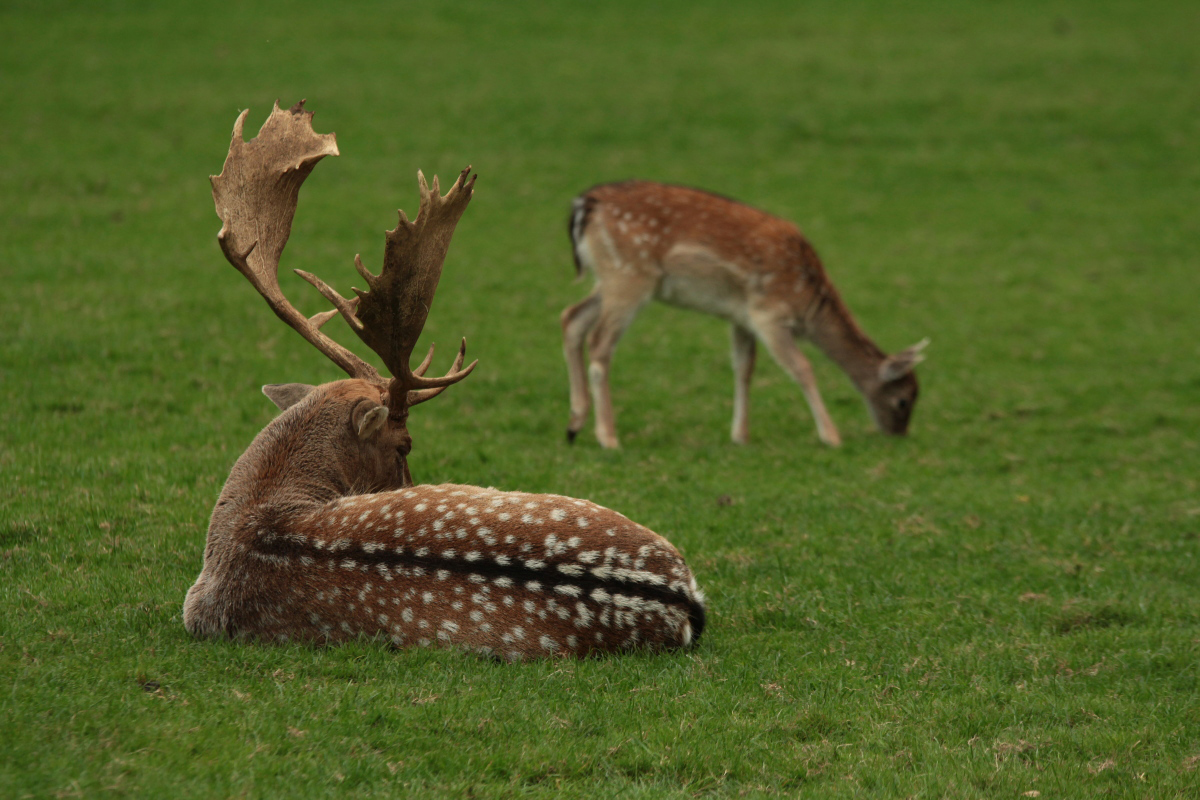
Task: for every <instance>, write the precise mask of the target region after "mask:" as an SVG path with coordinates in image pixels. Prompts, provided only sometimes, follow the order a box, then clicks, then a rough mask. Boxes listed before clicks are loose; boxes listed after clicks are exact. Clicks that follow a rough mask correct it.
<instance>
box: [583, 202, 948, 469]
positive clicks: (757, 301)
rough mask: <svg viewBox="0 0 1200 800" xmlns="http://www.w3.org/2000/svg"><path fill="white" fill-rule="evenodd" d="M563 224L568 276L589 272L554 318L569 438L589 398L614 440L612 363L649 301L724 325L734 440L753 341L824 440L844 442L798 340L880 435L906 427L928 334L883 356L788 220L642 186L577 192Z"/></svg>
mask: <svg viewBox="0 0 1200 800" xmlns="http://www.w3.org/2000/svg"><path fill="white" fill-rule="evenodd" d="M568 222H569V224H568V231H569V233H570V236H571V244H572V247H573V249H574V254H575V268H576V274H577V275H580V276H581V275H582V274H583V272H584V271H585V270H587V271H590V272H591V273H592V274H593V276H594V277H595V279H596V286H595V288H594V289H593V290H592V293H591V294H589V295H588V296H587V297H586V298H584V299H583V300H582V301H581V302H579V303H576V304H575V305H573V306H569V307H568V308H566V309H565V310H564V311H563V313H562V329H563V352H564V354H565V355H566V359H567V371H568V375H569V378H570V384H571V419H570V423H569V424H568V426H567V439H568V441H572V442H573V441H574V440H575V436H576V434H578V433H579V431H580V430H581V429H582V428H583V426H584V423H585V422H586V420H587V415H588V411H589V409H590V407H591V405H592V403H593V402H594V403H595V406H596V438H597V439H599V440H600V444H601V445H602V446H603V447H617V446H618V442H617V431H616V425H615V423H614V420H613V408H612V400H611V398H610V395H609V386H608V373H609V365H610V364H611V362H612V356H613V350H614V349H615V348H616V346H617V342H618V340H619V339H620V338H621V335H622V334H623V333H624V332H625V330H626V329H627V328H628V327H629V325H630V323H632V322H633V319H634V317H635V316H636V315H637V312H638V310H639V309H640V308H641V307H642V306H643V305H645V303H646V302H647V301H649V300H650V299H651V298H653V299H656V300H661V301H663V302H664V303H668V304H670V305H675V306H680V307H682V308H690V309H694V310H696V311H702V312H704V313H707V314H713V315H716V316H718V317H721V318H723V319H726V320H729V322H730V323H731V324H732V329H733V372H734V395H733V430H732V435H733V441H734V442H737V443H739V444H744V443H745V442H746V439H747V437H748V435H749V393H750V376H751V374H752V373H753V372H754V359H755V348H756V342H758V341H761V342H762V343H763V344H764V345H765V346H766V348H767V351H768V352H769V353H770V354H771V355H772V356H773V357H774V358H775V360H776V361H778V362H779V364H780V365H781V366H782V367H783V368H784V369H785V370H786V371H787V373H788V374H789V375H791V376H792V378H794V379H795V380H796V382H797V383H799V384H800V388H801V390H802V391H803V393H804V398H805V400H807V401H808V405H809V407H810V408H811V409H812V413H813V416H814V417H815V418H816V422H817V435H818V436H819V437H820V439H821V441H822V442H824V443H826V444H828V445H832V446H835V447H836V446H837V445H839V444H841V437H840V436H839V434H838V431H837V428H836V427H835V426H834V424H833V420H832V419H830V417H829V413H828V412H827V411H826V410H825V404H824V403H822V402H821V395H820V392H818V390H817V383H816V380H815V378H814V377H813V371H812V367H811V365H810V364H809V363H808V360H807V359H806V358H805V357H804V354H803V353H802V352H801V351H800V348H799V347H797V346H796V341H795V340H796V338H797V337H804V338H807V339H809V340H810V341H812V342H813V344H815V345H816V346H817V347H818V348H820V349H821V350H822V351H823V352H824V353H825V354H826V355H827V356H829V358H831V359H832V360H833V361H834V362H835V363H836V364H837V365H838V366H839V367H841V368H842V369H843V370H844V371H845V372H846V374H847V375H849V376H850V380H851V381H853V383H854V385H855V386H856V387H857V388H858V391H859V392H861V393H862V395H863V397H864V399H865V400H866V401H867V408H868V409H870V411H871V416H872V417H874V419H875V424H876V425H877V426H878V427H879V429H880V430H882V431H883V432H885V433H890V434H895V435H903V434H904V433H906V432H907V430H908V420H909V417H910V416H911V415H912V411H913V406H914V405H915V404H916V401H917V378H916V375H915V374H914V373H913V367H915V366H916V365H917V364H918V363H919V362H920V361H921V360H922V359H923V358H924V356H923V355H922V354H921V350H922V349H923V348H924V347H925V345H926V344H927V343H928V340H925V341H922V342H920V343H918V344H916V345H913V346H912V347H909V348H908V349H906V350H902V351H901V352H899V353H896V354H895V355H891V356H889V355H886V354H884V353H883V351H882V350H880V349H879V348H878V347H876V346H875V343H874V342H872V341H871V339H870V338H869V337H868V336H867V335H866V334H865V333H863V331H862V329H861V328H859V327H858V325H857V324H856V323H855V321H854V317H853V316H851V314H850V310H849V309H848V308H846V305H845V303H843V302H842V299H841V297H840V296H839V295H838V292H837V290H836V289H835V288H834V286H833V283H831V282H830V280H829V277H828V276H827V275H826V274H825V269H824V268H823V267H822V266H821V261H820V259H818V258H817V253H816V251H815V250H813V248H812V245H810V244H809V243H808V240H807V239H805V238H804V236H803V235H802V234H801V233H800V231H799V229H797V228H796V226H795V225H793V224H792V223H790V222H787V221H785V220H782V219H779V218H778V217H774V216H772V215H770V214H767V213H765V212H763V211H759V210H758V209H756V208H751V207H750V206H747V205H743V204H741V203H738V202H736V201H734V200H730V199H728V198H725V197H721V196H719V195H715V194H710V193H709V192H703V191H700V190H698V189H689V188H685V187H682V186H669V185H665V184H661V183H652V182H649V181H627V182H624V183H610V184H604V185H601V186H596V187H594V188H592V189H589V190H587V191H586V192H584V193H583V194H582V195H580V196H579V197H577V198H575V201H574V204H573V209H572V213H571V217H570V219H569V221H568ZM585 340H586V343H587V347H588V351H589V357H590V364H587V365H586V366H585V361H584V343H585ZM589 383H590V388H591V394H590V396H589V393H588V384H589Z"/></svg>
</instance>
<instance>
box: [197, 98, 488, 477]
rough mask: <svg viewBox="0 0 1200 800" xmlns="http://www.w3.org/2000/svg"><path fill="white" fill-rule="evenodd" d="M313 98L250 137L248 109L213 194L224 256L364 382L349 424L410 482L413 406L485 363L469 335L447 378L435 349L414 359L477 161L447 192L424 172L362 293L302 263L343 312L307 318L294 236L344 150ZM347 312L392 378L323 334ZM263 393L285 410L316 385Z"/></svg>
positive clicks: (275, 115) (274, 115)
mask: <svg viewBox="0 0 1200 800" xmlns="http://www.w3.org/2000/svg"><path fill="white" fill-rule="evenodd" d="M303 107H304V101H303V100H301V101H300V102H299V103H297V104H296V105H294V106H292V107H291V108H290V109H288V110H287V111H283V110H281V109H280V108H279V105H278V103H277V104H276V105H275V108H274V110H273V111H272V112H271V116H270V117H268V118H267V121H266V122H265V123H264V124H263V126H262V129H261V130H260V131H259V132H258V136H256V137H255V138H254V139H252V140H250V141H249V142H247V141H244V140H243V135H242V129H243V125H244V124H245V121H246V114H247V113H249V112H248V111H243V112H242V113H241V115H240V116H238V119H237V122H236V123H234V127H233V140H232V142H231V143H230V145H229V155H228V156H227V157H226V159H225V166H224V168H223V169H222V170H221V174H220V175H215V176H213V177H212V187H213V200H214V202H215V203H216V207H217V214H218V215H219V216H220V217H221V221H222V223H223V224H222V226H221V231H220V233H218V234H217V239H218V241H219V242H220V245H221V250H222V252H224V253H225V257H226V258H227V259H229V262H230V263H231V264H233V266H234V267H236V268H237V270H238V271H239V272H241V273H242V275H244V276H245V277H246V278H247V279H248V280H249V281H250V283H251V284H252V285H253V286H254V288H255V289H256V290H257V291H258V293H259V294H261V295H262V296H263V298H264V299H265V300H266V301H267V303H268V305H270V307H271V310H273V311H274V312H275V314H276V315H277V316H278V317H279V318H280V319H282V320H283V321H284V322H286V323H287V324H288V325H290V326H291V327H292V328H293V329H295V330H296V332H297V333H299V334H300V335H301V336H303V337H304V338H305V339H306V340H307V341H308V342H309V343H310V344H312V345H313V346H314V347H316V348H317V349H318V350H320V351H321V352H322V353H324V354H325V355H326V356H327V357H328V358H329V359H330V360H331V361H333V362H334V363H335V364H337V365H338V366H339V367H341V368H342V369H343V370H344V371H345V372H346V373H347V374H348V375H349V376H350V377H351V378H353V379H355V382H356V383H357V384H358V386H357V390H358V392H359V394H361V398H359V399H358V400H357V401H356V402H355V403H353V404H350V402H349V400H348V399H347V398H340V399H339V402H343V403H347V404H348V407H347V415H346V421H347V425H348V426H352V427H353V428H354V431H355V433H356V435H357V436H358V443H359V445H361V446H363V447H364V448H365V449H364V452H366V450H371V451H375V450H378V451H379V453H380V454H382V453H384V452H385V451H387V452H388V458H390V460H389V461H388V463H389V464H391V465H394V466H395V468H396V469H398V471H399V474H400V481H401V483H400V484H399V485H400V486H411V485H412V476H411V475H410V473H409V471H408V463H407V456H408V451H409V449H410V448H411V446H412V440H411V438H410V437H409V435H408V429H407V422H408V410H409V408H411V407H412V406H414V405H417V404H418V403H423V402H425V401H426V400H429V399H432V398H434V397H436V396H437V395H438V394H440V393H441V392H442V391H444V390H445V388H446V387H447V386H450V385H451V384H453V383H457V382H459V381H460V380H462V379H463V378H465V377H466V376H467V375H469V374H470V373H471V370H473V369H474V368H475V364H476V363H478V362H472V363H471V364H470V365H469V366H467V367H466V368H465V369H464V368H463V366H462V364H463V359H464V358H465V356H466V346H467V344H466V340H465V339H464V340H463V342H462V344H461V346H460V347H459V351H458V355H457V357H456V358H455V360H454V364H453V366H452V367H451V368H450V370H449V371H448V372H447V373H446V374H445V375H443V376H442V377H439V378H426V377H425V371H426V370H427V369H428V368H429V365H430V363H431V361H432V359H433V347H430V348H429V353H428V354H427V355H426V356H425V359H424V360H423V361H422V362H421V363H420V365H418V366H417V367H416V368H415V369H413V368H412V367H411V364H410V359H411V357H412V352H413V349H414V348H415V347H416V343H417V339H418V338H419V337H420V335H421V330H422V329H423V328H424V326H425V320H426V318H427V317H428V316H429V309H430V306H431V305H432V303H433V296H434V293H435V292H436V291H437V285H438V280H439V279H440V278H441V274H442V263H443V261H444V260H445V258H446V252H447V250H448V249H449V247H450V239H451V237H452V236H453V235H454V227H455V225H456V224H457V223H458V220H459V218H460V217H461V216H462V213H463V211H465V210H466V207H467V204H468V203H469V202H470V201H471V195H472V192H473V190H474V186H475V178H474V176H471V177H468V176H469V174H470V171H471V168H470V167H467V168H466V169H465V170H463V171H462V174H460V175H459V176H458V180H456V181H455V182H454V185H453V186H451V187H450V191H449V192H447V193H446V194H445V196H443V195H442V194H441V193H440V191H439V187H438V179H437V178H436V177H435V178H434V179H433V186H432V188H430V187H429V186H428V185H427V184H426V183H425V176H424V175H422V174H421V173H417V178H418V183H419V185H420V189H421V206H420V211H419V212H418V214H417V218H416V220H415V221H413V222H410V221H409V220H408V218H407V217H406V216H405V215H404V212H403V211H401V212H400V220H399V223H398V224H397V225H396V228H395V230H392V231H388V232H387V239H386V245H385V249H384V261H383V269H382V271H381V272H380V274H378V275H374V274H372V273H371V272H370V271H369V270H367V268H366V267H364V266H363V263H362V260H361V259H360V258H359V257H358V256H355V257H354V264H355V267H356V268H357V270H358V273H359V275H360V276H362V278H363V280H364V281H366V283H367V289H366V290H365V291H362V290H358V289H355V290H354V292H355V295H356V296H355V297H354V298H353V299H351V300H347V299H346V298H344V297H342V296H341V295H340V294H338V293H337V292H335V291H334V290H333V289H331V288H330V287H329V286H328V285H327V284H326V283H325V282H324V281H322V280H321V279H320V278H317V277H316V276H314V275H311V274H310V273H307V272H304V271H302V270H296V272H297V274H299V275H300V276H301V277H302V278H304V279H305V280H306V281H308V282H309V283H311V284H312V285H313V286H315V287H316V288H317V289H318V290H319V291H320V292H321V294H322V295H324V296H325V298H326V299H327V300H329V301H330V302H331V303H333V305H334V309H333V310H330V311H325V312H322V313H319V314H316V315H314V316H312V317H305V316H304V315H303V314H301V313H300V312H299V311H297V310H296V309H295V307H293V306H292V304H291V303H290V302H288V300H287V298H285V297H284V296H283V292H282V291H281V290H280V288H279V275H278V273H279V258H280V255H281V254H282V253H283V248H284V245H286V244H287V239H288V236H289V234H290V233H291V228H292V219H293V217H294V216H295V213H296V202H297V199H298V196H299V193H300V186H301V185H302V184H303V183H304V179H305V178H307V177H308V175H309V173H311V172H312V170H313V168H314V167H315V166H316V164H317V162H318V161H320V160H321V159H322V158H324V157H325V156H327V155H338V149H337V143H336V142H335V139H334V135H333V134H318V133H316V132H315V131H313V128H312V112H311V111H305V110H304V108H303ZM338 314H340V315H341V316H342V318H343V319H345V320H346V322H347V323H348V324H349V325H350V328H351V329H352V330H353V331H354V332H355V333H356V334H358V336H359V338H360V339H362V340H363V342H364V343H366V345H367V346H368V347H370V348H371V349H372V350H373V351H374V352H375V353H376V354H377V355H378V356H379V357H380V359H381V360H382V361H383V363H384V366H385V367H386V368H387V369H388V371H389V372H390V373H391V375H392V377H391V378H390V379H387V378H385V377H384V376H383V375H381V374H380V373H379V372H378V371H377V370H376V369H375V368H374V367H373V366H371V365H370V364H368V363H367V362H365V361H363V360H362V359H361V358H359V357H358V356H357V355H355V354H354V353H352V352H351V351H350V350H348V349H346V348H345V347H343V346H342V345H340V344H338V343H337V342H335V341H334V340H333V339H331V338H329V337H328V336H326V335H325V334H324V333H322V332H321V330H320V328H321V326H322V325H324V324H325V323H326V322H328V321H329V320H330V319H331V318H332V317H334V316H336V315H338ZM264 392H266V394H267V395H268V396H269V397H270V398H271V399H272V400H273V401H275V403H276V404H277V405H278V406H279V407H280V408H283V409H286V408H289V407H290V406H292V405H294V404H296V403H298V402H301V401H302V400H303V398H305V397H306V396H307V395H309V394H310V392H309V391H305V389H304V388H303V387H300V386H298V385H297V384H285V385H283V386H282V387H279V386H276V387H267V388H266V389H264ZM372 393H373V394H372ZM329 394H330V393H329V392H322V393H321V394H320V395H319V398H314V402H317V401H318V400H319V401H320V402H328V401H329V400H330V399H331V398H329V397H327V395H329ZM371 403H374V405H370V404H371ZM381 408H382V409H383V411H380V410H379V409H381ZM347 429H349V428H347ZM389 448H390V450H389ZM378 457H379V458H384V457H383V456H382V455H379V456H378Z"/></svg>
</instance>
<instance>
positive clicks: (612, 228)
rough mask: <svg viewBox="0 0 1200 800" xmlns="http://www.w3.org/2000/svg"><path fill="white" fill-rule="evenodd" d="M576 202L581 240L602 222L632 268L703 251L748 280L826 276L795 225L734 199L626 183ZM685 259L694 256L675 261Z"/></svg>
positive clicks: (593, 192) (598, 190)
mask: <svg viewBox="0 0 1200 800" xmlns="http://www.w3.org/2000/svg"><path fill="white" fill-rule="evenodd" d="M581 199H582V201H583V202H582V203H577V204H576V209H577V211H576V214H577V217H578V215H579V214H580V212H582V211H584V210H586V215H585V216H584V217H583V218H582V219H579V220H577V222H576V225H575V226H574V227H575V230H576V231H577V236H576V238H578V235H582V234H584V233H585V232H586V231H587V228H588V227H589V225H591V224H593V223H595V224H598V225H599V226H600V227H603V228H604V229H605V230H606V231H607V233H608V237H607V240H606V242H605V245H606V246H612V247H614V248H616V250H617V251H618V252H619V253H620V255H621V257H622V261H623V262H625V263H635V262H653V263H656V264H658V265H666V267H667V268H668V269H669V268H670V267H671V265H672V258H671V255H672V251H673V250H676V251H678V250H679V249H680V248H685V249H687V251H688V252H689V253H696V252H697V251H703V252H704V253H706V254H708V256H709V257H710V258H713V259H718V260H720V261H723V262H725V263H726V264H727V265H729V266H733V267H735V268H736V270H737V271H738V273H739V274H740V275H741V276H743V277H745V278H746V279H749V280H753V279H754V278H755V277H756V276H757V277H758V278H759V279H760V280H761V278H762V276H767V275H773V276H779V277H780V278H783V277H784V276H786V275H792V276H793V277H796V278H805V279H807V280H812V279H815V278H820V279H822V280H823V279H824V270H823V269H822V268H821V265H820V262H819V261H818V260H817V259H816V258H815V254H813V253H812V252H811V251H812V248H811V247H810V246H809V245H808V243H807V241H805V239H804V237H803V235H802V234H801V233H800V230H799V229H798V228H797V227H796V226H795V225H794V224H792V223H791V222H788V221H787V220H784V219H780V218H779V217H776V216H773V215H771V214H768V213H767V212H765V211H761V210H759V209H757V208H753V207H752V206H748V205H745V204H743V203H739V202H737V201H735V200H732V199H730V198H728V197H723V196H721V195H718V194H713V193H711V192H706V191H703V190H700V189H692V188H688V187H684V186H672V185H668V184H661V183H653V182H649V181H626V182H623V183H609V184H603V185H600V186H596V187H593V188H591V189H589V190H587V191H586V192H584V193H583V195H581ZM675 260H676V261H682V260H686V259H675Z"/></svg>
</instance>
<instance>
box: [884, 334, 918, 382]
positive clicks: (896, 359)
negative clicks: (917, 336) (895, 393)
mask: <svg viewBox="0 0 1200 800" xmlns="http://www.w3.org/2000/svg"><path fill="white" fill-rule="evenodd" d="M928 344H929V339H928V338H925V339H922V340H921V341H919V342H917V343H916V344H914V345H913V346H912V347H906V348H904V349H903V350H901V351H900V352H899V353H896V354H895V355H891V356H888V357H887V358H885V359H884V360H883V363H882V364H880V365H879V380H881V381H883V382H884V383H888V382H889V381H894V380H898V379H899V378H903V377H904V376H905V375H907V374H908V373H910V372H912V371H913V367H915V366H917V364H920V363H921V362H922V361H924V360H925V354H924V353H922V352H921V351H922V350H924V349H925V348H926V346H928Z"/></svg>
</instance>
